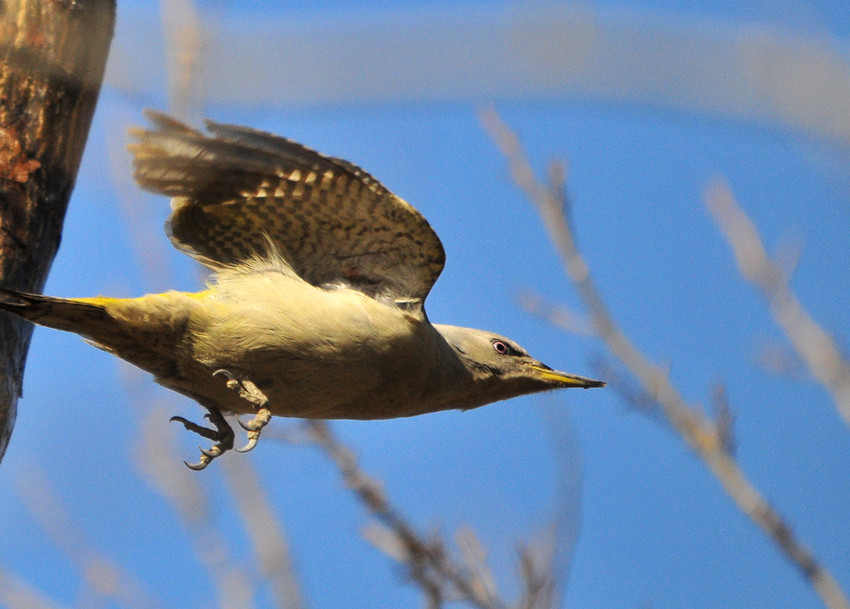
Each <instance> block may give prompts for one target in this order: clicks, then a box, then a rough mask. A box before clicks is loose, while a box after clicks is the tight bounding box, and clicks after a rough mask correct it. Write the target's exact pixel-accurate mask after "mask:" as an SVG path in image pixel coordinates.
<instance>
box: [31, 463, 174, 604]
mask: <svg viewBox="0 0 850 609" xmlns="http://www.w3.org/2000/svg"><path fill="white" fill-rule="evenodd" d="M31 467H32V466H31ZM54 486H55V485H52V484H50V483H49V481H48V480H47V479H46V477H45V475H44V473H43V472H41V471H39V470H37V469H34V468H32V469H30V471H28V472H27V473H26V475H25V476H21V478H20V479H19V490H20V493H21V497H22V498H23V500H24V501H25V502H26V504H27V507H28V508H29V512H30V513H31V514H32V515H33V516H34V517H35V518H36V519H37V520H38V522H39V524H40V525H41V527H42V528H43V529H44V531H45V532H46V533H47V534H48V535H49V536H50V538H51V540H52V541H53V543H54V545H55V546H56V548H57V549H58V550H59V551H60V552H61V553H62V554H64V555H65V556H66V557H67V558H68V560H69V561H70V563H71V565H72V566H73V568H74V569H75V570H76V572H77V574H78V575H79V577H80V579H81V580H82V581H83V582H84V583H85V585H86V586H87V590H86V593H87V594H88V595H89V596H90V597H91V600H92V602H94V603H98V604H99V603H104V602H106V601H109V603H108V604H112V605H114V606H116V607H127V608H128V609H154V608H156V607H161V606H162V605H161V604H160V603H159V602H158V601H157V599H156V597H155V595H153V594H152V592H151V591H150V590H149V589H147V588H146V587H145V586H144V585H142V583H141V582H140V581H138V580H137V579H136V578H135V576H133V575H132V574H131V573H130V572H129V571H127V570H126V569H124V568H123V567H122V566H120V565H118V564H116V563H114V562H112V561H111V560H110V559H108V558H107V557H106V554H105V553H101V552H99V551H98V550H96V549H95V548H94V547H92V546H91V545H90V543H89V540H91V536H90V535H87V534H85V533H84V532H83V531H82V530H81V529H80V527H79V525H78V523H76V522H75V521H74V520H73V518H72V516H71V510H69V509H68V506H67V505H65V503H64V502H63V501H62V498H61V497H60V496H59V495H58V494H57V493H56V492H55V491H54V490H53V488H54Z"/></svg>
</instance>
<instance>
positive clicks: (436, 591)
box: [305, 420, 557, 609]
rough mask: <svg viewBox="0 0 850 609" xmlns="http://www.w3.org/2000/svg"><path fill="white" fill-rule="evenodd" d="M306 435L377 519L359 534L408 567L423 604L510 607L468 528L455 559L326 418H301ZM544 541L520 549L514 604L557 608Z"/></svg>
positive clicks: (536, 608) (491, 608) (489, 608)
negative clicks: (425, 533) (395, 500)
mask: <svg viewBox="0 0 850 609" xmlns="http://www.w3.org/2000/svg"><path fill="white" fill-rule="evenodd" d="M305 424H306V426H307V430H308V434H309V437H310V438H311V439H312V440H313V442H314V443H315V444H316V445H317V446H318V447H319V448H321V449H322V450H323V451H324V452H325V454H327V455H328V457H329V458H330V459H331V460H332V461H333V463H334V464H335V465H336V466H337V468H338V469H339V471H340V472H341V474H342V476H343V479H344V480H345V483H346V485H347V486H348V487H349V488H350V489H351V490H352V491H353V492H354V493H355V494H356V495H357V497H358V498H359V500H360V502H361V503H362V504H363V505H364V506H365V507H366V509H367V510H368V511H369V513H370V514H371V515H372V516H374V517H375V518H376V519H377V522H376V523H373V524H371V525H369V526H367V527H366V528H365V529H364V531H363V533H364V536H365V537H366V539H367V540H368V541H369V542H370V543H372V545H374V546H375V547H376V548H377V549H378V550H380V551H381V552H383V553H384V554H385V555H387V556H389V557H390V558H392V559H393V560H395V561H397V562H398V563H400V564H401V565H403V566H404V567H405V568H406V569H407V573H408V576H409V577H410V578H411V579H412V580H413V581H414V582H416V584H417V585H418V586H419V587H420V588H421V589H422V590H423V592H424V593H425V597H426V603H427V606H428V607H430V608H433V609H436V608H439V607H442V606H443V605H444V603H447V602H455V601H459V600H462V601H466V602H467V603H469V604H470V605H472V606H474V607H478V608H479V609H507V607H510V606H511V605H510V604H509V603H508V602H506V601H505V600H504V599H502V598H501V597H500V596H499V595H498V592H497V590H496V586H495V580H494V578H493V575H492V573H491V572H490V569H489V567H488V566H487V564H486V552H485V550H484V547H483V545H482V544H481V542H480V541H479V540H478V538H477V537H476V536H475V533H474V532H473V531H472V530H471V529H468V528H464V529H461V530H460V531H458V533H457V534H456V539H455V541H456V545H457V546H458V548H459V549H460V559H459V560H457V559H454V558H453V557H452V556H451V555H450V553H449V550H448V549H447V548H446V544H445V543H444V542H443V540H442V539H441V538H440V537H439V536H430V537H428V538H425V537H422V536H421V535H419V534H418V533H417V532H416V531H415V530H414V527H413V526H412V525H411V524H410V523H409V522H407V520H405V518H404V517H403V515H402V514H400V513H399V512H398V511H397V510H396V509H395V508H394V507H393V506H392V505H391V504H390V502H389V500H388V499H387V496H386V495H385V493H384V490H383V489H382V488H381V485H380V483H378V482H377V481H376V480H375V479H373V478H371V477H370V476H369V475H368V474H366V473H365V472H364V471H363V470H362V469H361V468H360V466H359V464H358V462H357V457H356V456H355V455H354V453H352V452H351V450H349V449H348V448H347V447H346V446H345V445H343V444H342V443H341V442H340V441H339V439H337V437H336V436H335V435H334V434H333V432H332V431H331V428H330V427H329V426H328V424H327V423H326V422H325V421H318V420H311V421H306V422H305ZM543 546H544V544H540V543H537V544H529V545H528V546H526V547H525V548H522V549H521V550H520V573H519V575H520V578H521V584H522V590H523V593H522V596H521V598H520V599H519V601H518V604H517V605H516V607H517V608H518V609H519V608H522V609H548V608H551V607H555V606H557V605H556V604H555V603H556V601H555V599H554V598H553V594H551V593H550V592H552V591H554V590H556V588H557V581H556V579H557V578H556V577H555V576H554V573H553V569H552V565H553V561H552V560H551V556H552V554H553V552H552V551H551V549H549V550H546V551H545V552H544V551H543Z"/></svg>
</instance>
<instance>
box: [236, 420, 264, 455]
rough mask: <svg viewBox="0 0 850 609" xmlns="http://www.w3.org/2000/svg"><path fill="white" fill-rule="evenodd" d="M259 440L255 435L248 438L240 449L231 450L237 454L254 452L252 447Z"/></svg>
mask: <svg viewBox="0 0 850 609" xmlns="http://www.w3.org/2000/svg"><path fill="white" fill-rule="evenodd" d="M237 420H238V419H237ZM243 427H244V425H243ZM259 439H260V434H257V435H255V436H248V443H247V444H246V445H245V446H243V447H242V448H234V449H233V450H235V451H236V452H238V453H247V452H250V451H252V450H254V447H255V446H256V445H257V440H259Z"/></svg>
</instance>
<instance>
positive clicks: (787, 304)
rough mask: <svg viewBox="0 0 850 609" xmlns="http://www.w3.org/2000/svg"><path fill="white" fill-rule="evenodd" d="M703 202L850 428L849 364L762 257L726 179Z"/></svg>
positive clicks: (743, 270)
mask: <svg viewBox="0 0 850 609" xmlns="http://www.w3.org/2000/svg"><path fill="white" fill-rule="evenodd" d="M705 206H706V207H707V208H708V210H709V211H710V212H711V214H712V216H714V220H715V222H717V225H718V226H719V227H720V230H721V232H722V233H723V235H724V236H725V237H726V240H727V241H728V242H729V247H731V248H732V251H733V252H734V254H735V260H736V262H737V264H738V270H739V272H740V273H741V275H742V276H743V277H744V278H745V279H746V280H747V281H749V282H750V283H752V284H753V285H754V286H755V287H756V288H758V290H759V291H760V292H761V293H762V295H763V296H764V297H765V299H766V300H767V301H768V303H769V305H770V311H771V313H772V314H773V318H774V320H775V321H776V323H777V324H778V325H779V327H780V328H782V330H783V331H784V332H785V334H786V335H787V336H788V339H789V340H790V341H791V344H792V345H793V347H794V350H795V351H796V352H797V355H799V357H800V359H801V360H803V361H804V362H805V363H806V365H807V366H808V368H809V370H811V372H812V375H813V376H814V377H815V378H816V379H817V380H818V382H819V383H820V384H821V385H823V387H824V388H825V389H826V390H827V391H828V392H829V394H830V395H831V396H832V399H833V401H834V402H835V405H836V407H837V408H838V412H839V414H840V415H841V416H842V417H843V418H844V422H845V423H846V424H847V425H848V426H850V364H848V362H847V360H845V359H844V358H843V357H842V355H841V351H840V350H839V349H838V346H837V345H836V343H835V341H834V340H833V338H832V337H831V336H830V335H829V334H827V333H826V332H825V331H824V330H823V329H822V328H821V327H820V326H819V325H818V324H817V322H815V321H814V320H813V319H812V318H811V317H810V316H809V314H808V313H807V312H806V310H805V309H804V308H803V305H801V304H800V301H799V300H797V297H796V295H795V294H794V292H792V291H791V288H790V287H789V286H788V277H787V276H786V274H785V273H784V272H783V270H782V268H781V267H780V266H779V265H778V264H776V263H775V262H773V261H772V260H771V259H770V257H769V256H768V255H767V252H766V251H765V249H764V244H763V243H762V240H761V237H760V236H759V234H758V231H757V230H756V227H755V225H753V223H752V221H750V219H749V218H748V217H747V215H746V214H745V213H744V211H743V210H742V209H741V207H740V206H739V205H738V203H737V202H736V201H735V197H734V196H733V194H732V191H731V190H730V189H729V186H728V185H727V184H726V183H725V182H722V181H718V182H716V183H715V184H714V185H713V186H711V187H710V188H709V189H708V191H707V192H706V194H705Z"/></svg>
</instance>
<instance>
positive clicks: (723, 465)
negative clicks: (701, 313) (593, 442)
mask: <svg viewBox="0 0 850 609" xmlns="http://www.w3.org/2000/svg"><path fill="white" fill-rule="evenodd" d="M481 120H482V122H483V124H484V127H485V128H486V129H487V130H488V131H489V133H490V135H491V136H492V138H493V140H494V141H495V142H496V145H497V146H498V147H499V149H500V150H501V151H502V153H503V154H504V155H505V157H506V158H507V160H508V163H509V166H510V171H511V175H512V177H513V180H514V182H515V183H516V185H517V186H519V188H520V189H521V190H522V191H523V192H524V193H525V195H526V196H527V197H528V199H529V200H530V201H531V202H532V203H533V204H534V205H535V207H537V210H538V212H539V213H540V215H541V217H542V218H543V221H544V223H545V225H546V229H547V231H548V233H549V236H550V238H551V240H552V241H553V243H554V245H555V247H556V248H557V250H558V252H559V254H560V256H561V260H562V262H563V265H564V269H565V271H566V273H567V276H568V277H569V278H570V280H571V281H572V282H573V283H574V284H575V286H576V288H577V290H578V292H579V295H580V297H581V299H582V301H583V302H584V305H585V308H586V309H587V310H588V312H589V313H590V316H591V319H592V320H593V325H594V328H595V329H596V332H597V333H598V334H599V336H600V338H601V339H602V340H603V342H604V343H605V344H606V346H607V347H608V349H610V350H611V352H612V353H613V354H614V355H615V357H617V359H619V360H620V361H621V362H622V363H623V364H624V365H625V366H626V367H627V368H628V369H629V370H630V371H631V373H632V374H633V375H634V376H635V377H636V378H637V379H638V380H639V381H640V383H641V385H643V388H644V391H645V392H646V393H647V394H649V395H650V396H652V398H653V399H654V400H655V401H657V402H658V404H659V406H660V407H661V410H662V412H663V413H664V415H665V417H666V418H667V419H668V420H669V422H670V424H671V425H672V426H673V428H674V429H675V430H676V431H677V432H678V433H679V435H681V436H682V438H683V439H684V440H685V442H687V444H688V446H690V447H691V449H692V450H693V451H694V452H695V453H696V454H697V455H698V456H699V457H700V458H701V459H702V460H703V461H704V462H705V464H706V465H707V466H708V468H709V470H710V471H711V472H712V473H713V474H714V476H715V477H716V478H717V479H718V481H719V482H720V483H721V484H722V485H723V487H724V489H725V490H726V492H727V493H728V494H729V496H730V497H731V498H732V499H733V500H734V501H735V503H737V504H738V507H739V508H740V509H741V510H742V511H743V512H744V513H745V514H746V515H747V516H748V517H749V518H750V519H752V520H753V522H755V523H756V524H757V525H758V526H759V527H760V528H761V529H762V530H763V531H764V532H765V533H766V534H767V535H768V536H769V537H770V538H771V539H772V540H773V541H774V543H776V545H777V546H778V547H779V548H780V549H781V551H782V552H783V554H784V555H785V556H786V558H788V560H790V561H791V563H792V564H793V565H794V566H795V567H797V569H798V570H799V571H800V572H801V573H802V574H803V576H804V577H805V578H806V579H807V580H808V581H809V582H810V584H811V585H812V586H813V588H814V589H815V591H816V592H817V593H818V594H819V595H820V597H821V599H822V600H823V602H824V604H825V605H826V606H827V607H830V608H832V609H848V608H850V604H849V603H848V601H847V597H846V596H845V594H844V592H843V591H842V590H841V588H840V587H839V586H838V583H837V582H836V581H835V579H834V578H833V577H832V574H831V573H830V572H829V571H827V570H826V569H825V568H824V567H823V566H822V565H821V564H820V563H819V562H818V561H817V560H816V559H815V558H814V556H813V555H812V553H811V551H810V550H809V549H808V548H807V547H805V546H804V545H803V544H802V543H801V542H800V541H798V540H797V538H796V537H795V536H794V534H793V532H792V531H791V528H790V527H789V526H788V525H787V524H786V523H785V521H784V520H783V519H782V517H781V516H780V515H779V513H778V512H777V511H776V510H775V509H774V508H773V507H772V506H771V505H770V504H769V503H768V502H767V501H766V500H765V499H764V498H763V497H762V496H761V494H760V493H759V492H758V491H757V490H756V489H755V487H754V486H753V485H752V484H751V483H750V481H749V480H748V479H747V478H746V477H745V476H744V473H743V472H742V471H741V469H740V468H739V467H738V464H737V463H736V462H735V460H734V458H733V456H732V455H731V454H730V453H729V451H728V450H727V446H726V438H725V437H724V433H723V432H722V431H721V430H720V429H718V426H717V425H715V424H714V423H712V422H711V421H710V420H709V419H707V418H706V417H705V415H704V414H703V413H702V412H700V410H699V409H695V408H691V407H690V406H689V405H688V404H687V403H686V402H685V400H684V398H682V396H681V394H680V393H679V392H678V390H677V389H676V388H675V387H674V386H673V384H672V381H671V379H670V376H669V375H668V374H667V373H666V372H665V371H664V370H663V369H662V368H660V367H659V366H657V365H656V364H654V363H652V362H651V361H650V360H648V359H647V358H646V357H644V355H643V354H642V353H641V352H640V351H639V350H638V349H637V348H636V347H635V346H634V344H632V342H631V341H630V340H629V339H628V337H626V335H625V334H624V333H623V332H622V331H621V330H620V329H619V327H618V326H617V325H616V323H615V322H614V319H613V318H612V316H611V314H610V313H609V311H608V308H607V307H606V305H605V302H604V301H603V299H602V296H601V295H600V293H599V290H598V289H597V287H596V284H595V282H594V280H593V277H592V276H591V274H590V270H589V268H588V265H587V263H586V262H585V261H584V259H583V258H582V256H581V254H580V253H579V250H578V247H577V245H576V241H575V237H574V233H573V230H572V228H571V226H570V222H569V221H568V216H567V207H568V200H567V199H566V198H565V193H566V189H565V188H564V185H563V181H564V180H563V176H564V172H563V171H559V170H558V169H557V166H553V167H554V168H555V169H554V170H553V171H551V172H550V180H551V181H553V182H554V183H553V185H552V186H549V187H547V186H545V185H543V184H542V183H541V182H540V181H539V180H538V179H537V177H536V176H535V174H534V171H533V170H532V168H531V165H530V164H529V162H528V160H527V157H526V155H525V153H524V151H523V149H522V146H521V144H520V141H519V138H518V137H517V136H516V134H514V132H513V131H512V130H511V129H510V128H509V127H508V126H507V125H506V124H505V123H504V122H503V121H502V119H501V118H500V117H499V115H498V114H497V113H496V111H495V110H486V111H484V112H482V115H481Z"/></svg>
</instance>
